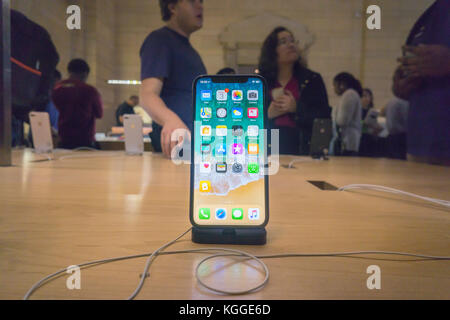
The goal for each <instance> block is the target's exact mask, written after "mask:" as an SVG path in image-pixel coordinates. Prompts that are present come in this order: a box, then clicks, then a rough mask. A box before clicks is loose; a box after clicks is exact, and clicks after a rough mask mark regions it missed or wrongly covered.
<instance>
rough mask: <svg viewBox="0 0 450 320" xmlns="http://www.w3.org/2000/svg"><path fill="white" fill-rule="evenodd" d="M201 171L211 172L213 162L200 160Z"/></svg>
mask: <svg viewBox="0 0 450 320" xmlns="http://www.w3.org/2000/svg"><path fill="white" fill-rule="evenodd" d="M200 173H211V163H210V162H208V161H202V162H200Z"/></svg>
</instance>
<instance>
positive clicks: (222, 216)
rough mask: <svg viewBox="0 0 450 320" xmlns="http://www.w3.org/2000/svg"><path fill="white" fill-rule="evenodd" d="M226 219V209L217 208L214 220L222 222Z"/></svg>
mask: <svg viewBox="0 0 450 320" xmlns="http://www.w3.org/2000/svg"><path fill="white" fill-rule="evenodd" d="M226 217H227V209H224V208H218V209H216V219H218V220H224V219H225V218H226Z"/></svg>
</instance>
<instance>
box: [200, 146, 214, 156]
mask: <svg viewBox="0 0 450 320" xmlns="http://www.w3.org/2000/svg"><path fill="white" fill-rule="evenodd" d="M200 152H201V153H202V154H208V153H211V145H210V144H209V143H203V144H202V145H201V146H200Z"/></svg>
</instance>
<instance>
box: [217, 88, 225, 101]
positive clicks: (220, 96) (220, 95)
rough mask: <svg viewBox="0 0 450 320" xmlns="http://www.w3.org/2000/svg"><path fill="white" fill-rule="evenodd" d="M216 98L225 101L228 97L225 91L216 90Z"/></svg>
mask: <svg viewBox="0 0 450 320" xmlns="http://www.w3.org/2000/svg"><path fill="white" fill-rule="evenodd" d="M216 99H217V101H227V99H228V96H227V92H226V91H225V90H217V91H216Z"/></svg>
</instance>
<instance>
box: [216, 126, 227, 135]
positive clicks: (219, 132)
mask: <svg viewBox="0 0 450 320" xmlns="http://www.w3.org/2000/svg"><path fill="white" fill-rule="evenodd" d="M226 135H227V126H217V127H216V136H218V137H225V136H226Z"/></svg>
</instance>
